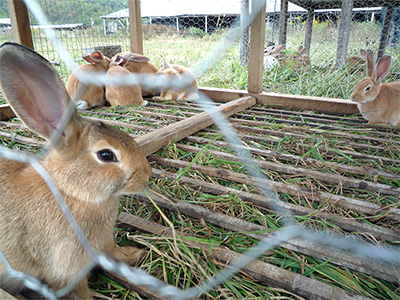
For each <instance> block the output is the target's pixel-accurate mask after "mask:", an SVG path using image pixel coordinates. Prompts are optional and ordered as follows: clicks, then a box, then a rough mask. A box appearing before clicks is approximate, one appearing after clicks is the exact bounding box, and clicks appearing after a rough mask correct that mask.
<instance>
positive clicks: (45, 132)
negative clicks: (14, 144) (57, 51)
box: [0, 43, 69, 139]
mask: <svg viewBox="0 0 400 300" xmlns="http://www.w3.org/2000/svg"><path fill="white" fill-rule="evenodd" d="M0 87H1V89H2V91H3V93H4V95H5V96H6V98H7V100H8V102H9V103H10V105H11V107H12V108H13V110H14V111H15V113H16V114H17V115H18V117H19V118H20V119H21V120H22V121H23V122H24V123H25V125H26V126H27V127H29V128H30V129H31V130H32V131H34V132H36V133H38V134H40V135H41V136H43V137H44V138H46V139H48V138H50V136H51V134H52V133H53V132H54V130H55V129H56V127H57V125H58V124H59V122H60V120H61V118H62V116H63V114H64V112H65V111H66V110H67V108H68V103H69V96H68V94H67V92H66V90H65V88H64V84H63V82H62V81H61V79H60V77H59V75H58V74H57V72H56V70H55V69H54V68H53V67H52V65H51V64H50V63H49V62H48V61H47V60H46V59H45V58H43V57H42V56H40V55H39V54H37V53H36V52H34V51H32V50H31V49H29V48H27V47H24V46H21V45H19V44H15V43H4V44H3V45H2V46H1V47H0Z"/></svg>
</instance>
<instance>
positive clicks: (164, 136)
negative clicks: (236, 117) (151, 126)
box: [135, 97, 256, 156]
mask: <svg viewBox="0 0 400 300" xmlns="http://www.w3.org/2000/svg"><path fill="white" fill-rule="evenodd" d="M255 103H256V99H255V98H254V97H244V98H240V99H237V100H234V101H231V102H228V103H225V104H222V105H220V106H218V107H216V108H214V109H211V110H209V111H206V112H203V113H200V114H198V115H195V116H193V117H190V118H188V119H186V120H183V121H180V122H177V123H174V124H171V125H168V126H166V127H164V128H163V129H162V130H156V131H153V132H150V133H148V134H146V135H143V136H140V137H138V138H136V139H135V140H136V142H137V143H138V144H139V145H140V147H141V148H142V150H143V153H144V154H145V155H146V156H148V155H150V154H152V153H154V152H156V151H158V150H160V149H161V148H162V147H164V146H167V145H169V144H170V143H175V142H177V141H180V140H181V139H184V138H185V137H187V136H189V135H191V134H193V133H195V132H197V131H199V130H201V129H204V128H207V127H208V126H211V125H212V124H214V121H213V119H212V118H211V114H213V113H215V112H220V113H222V114H223V115H224V116H225V117H229V116H231V115H233V114H235V113H237V112H239V111H242V110H245V109H247V108H249V107H251V106H253V105H254V104H255Z"/></svg>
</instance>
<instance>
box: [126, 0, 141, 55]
mask: <svg viewBox="0 0 400 300" xmlns="http://www.w3.org/2000/svg"><path fill="white" fill-rule="evenodd" d="M128 4H129V32H130V35H131V51H132V52H134V53H137V54H143V32H142V15H141V12H140V0H129V1H128Z"/></svg>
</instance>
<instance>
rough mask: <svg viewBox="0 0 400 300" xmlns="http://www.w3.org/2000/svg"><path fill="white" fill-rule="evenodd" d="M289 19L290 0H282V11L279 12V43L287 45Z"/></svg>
mask: <svg viewBox="0 0 400 300" xmlns="http://www.w3.org/2000/svg"><path fill="white" fill-rule="evenodd" d="M287 19H288V0H281V12H280V14H279V45H286V34H287Z"/></svg>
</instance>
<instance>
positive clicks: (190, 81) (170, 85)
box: [156, 59, 199, 101]
mask: <svg viewBox="0 0 400 300" xmlns="http://www.w3.org/2000/svg"><path fill="white" fill-rule="evenodd" d="M156 76H157V77H159V78H162V79H163V80H164V81H165V82H166V85H165V86H164V87H162V88H161V94H160V98H161V99H168V100H173V101H176V100H190V101H195V100H197V99H198V98H199V96H198V84H197V80H196V78H195V77H194V75H193V74H192V73H191V72H190V71H189V69H187V68H186V67H184V66H181V65H170V64H169V63H168V62H167V61H166V60H165V59H163V67H162V68H161V69H160V70H159V71H158V72H157V74H156Z"/></svg>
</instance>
